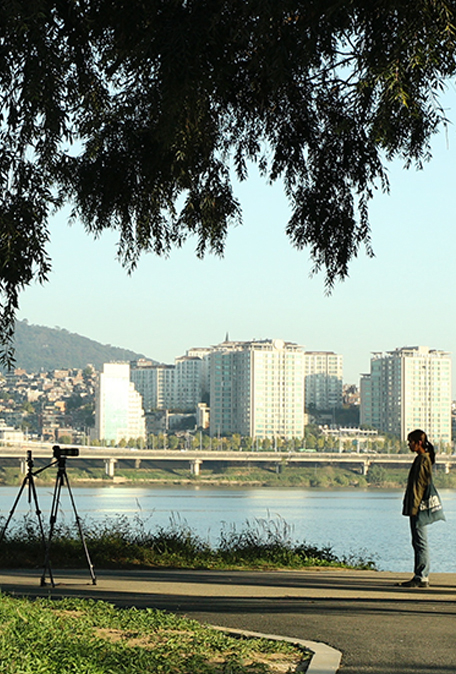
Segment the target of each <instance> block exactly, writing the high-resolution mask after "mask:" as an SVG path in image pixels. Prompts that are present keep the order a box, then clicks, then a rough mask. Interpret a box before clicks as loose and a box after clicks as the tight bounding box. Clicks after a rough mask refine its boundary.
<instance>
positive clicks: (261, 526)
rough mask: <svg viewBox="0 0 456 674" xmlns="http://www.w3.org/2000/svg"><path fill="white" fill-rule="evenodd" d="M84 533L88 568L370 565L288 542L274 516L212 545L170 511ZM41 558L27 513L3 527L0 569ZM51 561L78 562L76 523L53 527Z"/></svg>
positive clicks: (230, 531) (90, 526)
mask: <svg viewBox="0 0 456 674" xmlns="http://www.w3.org/2000/svg"><path fill="white" fill-rule="evenodd" d="M1 520H2V518H0V529H2V528H3V523H2V521H1ZM83 530H84V535H85V539H86V543H87V545H88V548H89V552H90V557H91V560H92V562H93V564H94V566H95V568H114V569H128V568H153V567H168V568H170V567H174V568H208V569H217V568H219V569H226V568H233V569H234V568H263V569H265V568H269V569H272V568H293V569H299V568H303V567H308V566H349V567H352V568H363V569H366V568H369V569H372V568H375V562H374V560H372V559H371V558H369V556H368V555H367V553H366V552H361V553H352V554H351V555H350V556H348V557H347V556H342V557H341V556H338V555H336V554H335V552H334V551H333V549H332V548H331V546H327V547H323V548H318V547H317V546H314V545H311V544H308V543H306V542H305V541H301V542H300V541H296V540H294V539H293V536H292V528H291V527H290V525H288V524H287V523H286V522H285V520H283V519H282V518H280V517H276V518H268V519H255V520H252V521H249V520H246V522H245V523H244V525H243V526H242V527H241V528H240V529H238V528H237V527H236V526H235V525H229V524H225V525H224V526H223V527H222V530H221V532H220V535H219V538H218V541H217V543H216V544H215V545H212V544H210V543H209V542H208V541H207V540H203V539H202V538H201V537H200V536H199V535H197V534H196V533H195V532H194V531H193V530H192V529H191V528H190V527H189V526H188V524H187V522H186V521H185V520H183V519H181V518H180V517H178V516H176V515H174V516H172V517H171V519H170V522H169V525H168V526H167V527H162V526H158V527H155V529H154V530H151V529H150V528H149V526H148V522H147V520H144V519H143V518H141V517H138V516H137V517H135V518H133V519H129V518H128V517H126V516H120V515H119V516H117V517H107V518H105V519H104V520H102V521H90V520H88V521H85V522H84V524H83ZM43 559H44V549H43V541H42V539H41V536H40V534H39V528H38V525H37V523H36V522H35V519H34V517H33V516H32V515H31V514H29V515H26V516H25V517H24V518H23V520H22V521H21V522H19V523H18V524H17V523H16V524H15V525H14V526H12V525H11V524H10V526H9V527H8V529H7V531H6V533H5V536H4V538H3V541H1V543H0V567H3V568H8V567H15V568H36V567H37V566H39V565H40V564H41V561H42V560H43ZM51 563H52V565H53V566H56V567H61V568H76V567H83V566H85V564H86V559H85V556H84V554H83V550H82V544H81V540H80V536H79V531H78V528H77V526H76V524H67V523H65V522H64V523H57V524H56V527H55V530H54V534H53V538H52V544H51Z"/></svg>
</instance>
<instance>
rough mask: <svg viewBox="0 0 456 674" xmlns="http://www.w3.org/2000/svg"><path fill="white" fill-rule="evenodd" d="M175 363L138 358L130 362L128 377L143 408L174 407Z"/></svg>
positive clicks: (149, 409)
mask: <svg viewBox="0 0 456 674" xmlns="http://www.w3.org/2000/svg"><path fill="white" fill-rule="evenodd" d="M175 373H176V367H175V365H162V364H157V363H152V362H150V361H145V360H138V361H135V362H134V363H132V367H131V370H130V378H131V381H132V382H133V384H134V385H135V388H136V390H137V391H138V393H139V394H140V395H141V397H142V400H143V406H144V410H145V411H146V412H150V411H152V410H167V409H173V408H174V407H176V384H175Z"/></svg>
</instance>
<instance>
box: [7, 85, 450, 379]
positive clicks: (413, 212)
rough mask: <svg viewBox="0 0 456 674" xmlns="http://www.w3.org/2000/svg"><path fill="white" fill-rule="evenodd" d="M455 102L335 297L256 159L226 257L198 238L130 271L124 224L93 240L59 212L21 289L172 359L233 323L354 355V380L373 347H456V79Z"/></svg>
mask: <svg viewBox="0 0 456 674" xmlns="http://www.w3.org/2000/svg"><path fill="white" fill-rule="evenodd" d="M446 105H447V107H448V115H449V116H450V118H451V117H453V120H454V124H453V125H452V126H450V127H449V129H448V132H447V133H445V132H441V133H440V134H439V135H438V136H436V137H435V138H434V142H433V159H432V161H431V162H430V163H428V164H426V166H425V168H424V170H423V171H416V170H415V169H414V168H412V169H409V170H408V171H406V170H404V169H403V168H402V165H401V164H400V163H399V162H395V163H394V164H390V165H389V167H388V170H389V177H390V183H391V192H390V194H389V195H384V194H382V193H381V192H379V193H377V194H376V195H375V197H374V199H373V200H372V201H371V204H370V222H371V227H372V246H373V249H374V253H375V257H374V258H369V257H368V256H367V255H366V254H365V252H364V250H363V249H361V250H360V254H359V256H358V258H357V259H355V260H354V261H353V262H352V264H351V266H350V276H349V278H348V279H347V280H345V281H344V282H340V283H337V285H336V286H335V288H334V290H333V292H332V294H331V295H330V296H327V295H326V294H325V288H324V275H323V273H320V274H318V275H316V276H313V277H311V276H310V271H311V269H312V262H311V260H310V258H309V251H308V250H303V251H297V250H295V249H294V248H293V247H292V245H291V243H290V242H289V240H288V238H287V236H286V234H285V228H286V225H287V221H288V218H289V215H290V211H289V207H288V203H287V200H286V197H285V196H284V194H283V189H282V186H281V185H280V184H275V185H273V186H269V185H267V184H266V183H265V181H264V180H263V179H261V178H260V177H259V176H258V175H257V174H256V172H255V171H254V170H253V171H252V172H251V175H250V177H249V179H248V180H247V181H246V182H244V183H242V184H241V185H239V187H238V188H237V196H238V198H239V199H240V201H241V205H242V209H243V225H242V226H239V227H236V228H232V229H231V231H230V232H229V234H228V238H227V242H226V249H225V255H224V258H222V259H220V258H218V257H216V256H213V255H207V256H206V257H205V258H204V259H203V260H199V259H197V258H196V255H195V252H194V251H195V245H196V242H195V241H191V240H190V241H189V242H188V243H187V244H186V245H185V246H184V247H183V248H182V249H178V250H174V251H173V252H172V253H171V255H170V256H169V258H167V259H165V258H158V257H156V256H155V255H153V254H147V255H144V256H143V257H142V258H141V260H140V263H139V265H138V268H137V269H136V271H135V272H134V273H133V274H132V275H131V276H128V275H127V273H126V271H125V270H124V269H123V268H122V266H121V265H120V263H119V262H118V261H117V259H116V242H117V236H116V234H115V233H112V232H108V233H105V234H104V235H102V236H101V237H100V238H99V239H98V240H94V239H93V238H92V237H91V236H89V235H87V234H86V233H85V232H84V230H83V227H82V225H80V224H79V223H75V224H73V225H71V226H70V225H68V224H67V217H66V215H67V214H66V213H65V212H62V213H60V214H57V215H56V216H55V217H54V218H53V219H52V221H51V223H50V232H51V241H50V245H49V249H48V250H49V253H50V256H51V258H52V265H53V269H52V272H51V274H50V277H49V281H48V282H47V283H46V284H44V285H42V286H41V285H39V284H37V283H34V284H33V285H32V286H30V287H29V288H28V289H26V290H25V291H24V292H23V293H22V294H21V297H20V310H19V312H18V318H19V319H21V320H22V319H25V318H26V319H27V320H28V321H29V323H33V324H36V325H45V326H49V327H60V328H65V329H66V330H69V331H70V332H74V333H77V334H79V335H83V336H85V337H89V338H90V339H94V340H96V341H98V342H101V343H103V344H112V345H113V346H119V347H124V348H128V349H132V350H133V351H136V352H138V353H143V354H144V355H145V356H147V357H149V358H153V359H155V360H158V361H160V362H164V363H173V362H174V359H175V358H176V357H178V356H181V355H184V354H185V352H186V350H187V349H189V348H191V347H196V346H209V345H215V344H219V343H220V342H222V341H223V340H224V339H225V336H226V334H227V333H228V334H229V337H230V339H232V340H242V341H244V340H251V339H267V338H281V339H284V340H286V341H290V342H295V343H297V344H301V345H303V346H304V347H305V348H306V349H307V350H310V351H320V350H323V351H334V352H336V353H340V354H342V355H343V357H344V381H345V382H346V383H353V384H359V377H360V374H361V373H364V372H369V371H370V358H371V353H372V352H374V351H391V350H394V349H396V348H399V347H403V346H417V345H425V346H429V347H430V348H433V349H441V350H444V351H449V352H451V353H452V354H453V355H456V309H455V307H454V296H455V292H456V237H455V236H454V221H455V207H454V201H453V199H454V193H455V191H456V170H455V169H456V94H455V93H454V91H452V92H451V95H450V96H449V97H448V99H447V102H446ZM455 362H456V361H455ZM453 379H454V380H456V377H453ZM454 383H456V382H454Z"/></svg>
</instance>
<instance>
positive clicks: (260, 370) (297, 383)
mask: <svg viewBox="0 0 456 674" xmlns="http://www.w3.org/2000/svg"><path fill="white" fill-rule="evenodd" d="M209 359H210V405H211V413H210V433H211V435H212V436H215V435H219V434H220V435H225V434H229V433H239V434H240V435H243V436H250V437H254V438H274V437H282V438H292V437H302V436H303V435H304V353H303V349H302V347H300V346H298V345H296V344H291V343H289V342H284V341H282V340H281V339H274V340H271V339H268V340H262V341H251V342H230V341H225V342H223V343H222V344H220V345H219V346H217V347H214V350H213V351H212V352H211V354H210V356H209Z"/></svg>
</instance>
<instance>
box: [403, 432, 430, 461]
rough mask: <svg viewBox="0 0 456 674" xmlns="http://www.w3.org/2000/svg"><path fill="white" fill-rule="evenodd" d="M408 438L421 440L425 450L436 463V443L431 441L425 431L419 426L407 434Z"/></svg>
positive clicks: (416, 440) (414, 440) (415, 440)
mask: <svg viewBox="0 0 456 674" xmlns="http://www.w3.org/2000/svg"><path fill="white" fill-rule="evenodd" d="M407 440H413V442H420V441H421V445H422V446H423V448H424V451H425V452H427V453H428V454H429V456H430V458H431V463H435V449H434V445H433V444H432V442H429V440H428V436H427V435H426V433H425V432H424V431H422V430H420V429H419V428H417V429H416V430H415V431H411V432H410V433H409V434H408V436H407Z"/></svg>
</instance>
